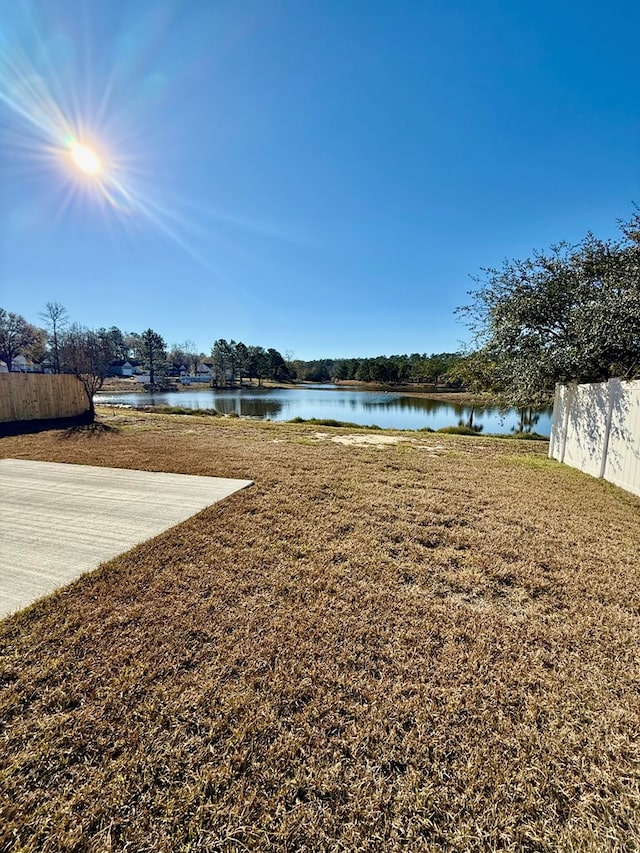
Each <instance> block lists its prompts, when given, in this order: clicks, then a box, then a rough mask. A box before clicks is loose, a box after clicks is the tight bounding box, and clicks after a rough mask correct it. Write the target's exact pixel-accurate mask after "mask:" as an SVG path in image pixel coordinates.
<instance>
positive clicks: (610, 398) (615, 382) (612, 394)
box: [598, 379, 620, 477]
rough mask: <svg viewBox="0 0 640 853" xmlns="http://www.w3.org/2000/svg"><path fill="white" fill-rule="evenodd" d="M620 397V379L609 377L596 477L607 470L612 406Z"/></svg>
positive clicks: (602, 474)
mask: <svg viewBox="0 0 640 853" xmlns="http://www.w3.org/2000/svg"><path fill="white" fill-rule="evenodd" d="M619 398H620V380H619V379H610V380H609V381H608V382H607V420H606V422H605V425H604V441H603V442H602V459H601V460H600V473H599V474H598V477H604V474H605V471H606V470H607V456H608V455H609V436H610V434H611V422H612V420H613V407H614V405H615V402H616V399H619Z"/></svg>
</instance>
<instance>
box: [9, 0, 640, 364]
mask: <svg viewBox="0 0 640 853" xmlns="http://www.w3.org/2000/svg"><path fill="white" fill-rule="evenodd" d="M0 7H1V10H2V15H1V16H0V21H1V22H2V23H1V24H0V63H1V64H2V69H1V70H2V75H1V77H0V96H1V100H0V126H1V127H2V132H1V138H0V144H1V147H0V157H1V160H0V180H1V182H2V183H1V189H0V215H1V217H2V229H1V236H0V288H1V295H0V305H2V306H3V307H6V308H7V309H9V310H12V311H16V312H18V313H21V314H23V315H24V316H25V317H26V318H27V319H28V320H30V321H32V322H37V320H38V313H39V312H40V311H42V309H43V308H44V305H45V303H46V302H48V301H57V302H60V303H62V304H63V305H65V306H66V308H67V310H68V312H69V314H70V315H71V317H72V318H73V319H74V320H77V321H78V322H80V323H82V324H84V325H87V326H94V327H95V326H102V325H106V326H110V325H117V326H119V327H120V328H121V329H123V331H141V330H143V329H145V328H147V327H149V326H151V327H153V328H154V329H156V330H157V331H159V332H160V333H161V334H162V335H163V336H164V337H165V339H166V341H167V343H173V342H179V341H183V340H185V339H187V338H190V339H193V340H194V341H195V342H196V344H197V345H198V347H199V348H200V349H202V350H203V351H204V352H208V351H209V349H210V347H211V345H212V343H213V341H214V340H215V339H217V338H219V337H225V338H233V339H235V340H242V341H244V342H245V343H248V344H250V343H253V344H262V345H263V346H274V347H276V348H277V349H279V350H280V351H281V352H283V353H285V352H288V353H293V355H294V357H296V358H303V359H309V358H316V357H321V356H327V357H338V356H357V355H361V356H367V355H376V354H381V353H385V354H392V353H402V352H428V353H430V352H440V351H452V350H456V349H458V348H459V347H460V345H461V342H463V341H466V340H468V337H469V336H468V333H467V330H466V328H465V327H464V326H463V325H462V324H460V322H458V321H457V320H456V318H455V317H454V314H453V311H454V309H455V307H456V306H458V305H461V304H464V303H465V301H466V299H467V297H466V292H467V291H468V290H469V288H470V287H472V282H471V281H470V279H469V276H470V275H472V274H476V273H477V272H478V271H479V269H480V267H483V266H492V265H499V264H500V263H501V261H502V260H503V259H504V258H515V257H526V256H528V255H529V254H530V253H531V251H532V250H533V249H543V248H545V247H547V246H549V244H550V243H552V242H555V241H557V240H560V239H567V240H570V241H571V240H576V241H577V240H578V239H580V238H581V237H582V236H583V235H584V234H585V233H586V231H587V230H589V229H591V230H593V231H594V232H595V233H597V234H598V235H600V236H603V237H606V236H609V235H614V234H616V220H617V219H619V218H626V217H627V216H629V215H630V214H631V212H632V203H633V202H634V201H635V202H640V90H639V87H638V80H640V51H638V49H637V34H638V32H640V7H639V6H638V4H637V3H635V2H628V3H627V2H615V0H614V2H612V3H610V4H609V5H608V6H606V7H605V6H603V5H602V4H601V3H595V2H593V3H592V2H588V0H586V2H547V0H538V2H536V3H530V2H529V3H524V2H513V0H494V2H491V1H490V0H486V2H485V0H469V2H461V1H460V2H456V0H451V2H444V0H441V1H440V0H424V2H418V0H416V1H415V2H391V0H389V2H377V0H368V1H367V2H360V1H359V0H358V1H357V2H356V0H351V2H350V1H349V0H321V1H320V2H318V0H313V2H312V0H230V2H226V0H225V2H218V0H173V1H172V2H167V0H156V2H146V0H86V2H85V0H43V2H22V0H0ZM72 136H73V137H74V138H75V139H76V141H78V142H80V143H83V144H90V145H91V146H93V148H94V149H95V151H96V152H97V153H98V154H99V156H100V158H101V162H102V164H103V172H102V173H101V174H100V175H99V176H98V177H87V176H86V175H82V174H81V173H80V171H79V170H78V169H74V167H73V165H72V163H71V155H70V149H69V145H70V142H69V140H70V138H71V137H72Z"/></svg>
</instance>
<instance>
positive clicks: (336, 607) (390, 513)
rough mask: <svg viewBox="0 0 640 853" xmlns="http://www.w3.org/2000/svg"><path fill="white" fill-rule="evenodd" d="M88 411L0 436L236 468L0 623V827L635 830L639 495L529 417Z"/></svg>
mask: <svg viewBox="0 0 640 853" xmlns="http://www.w3.org/2000/svg"><path fill="white" fill-rule="evenodd" d="M105 422H106V423H108V424H109V426H110V427H111V429H110V430H108V431H106V430H105V431H103V432H100V433H97V434H92V435H85V434H83V433H77V434H71V435H69V434H65V433H63V432H60V431H58V432H49V433H43V434H39V435H31V436H21V437H14V438H5V439H2V440H1V441H0V454H1V455H3V456H13V457H22V458H29V459H46V460H51V461H67V462H77V463H86V464H92V465H113V466H121V467H131V468H141V469H146V470H163V471H175V472H179V473H189V474H205V475H213V476H222V477H241V478H247V479H253V480H254V481H255V486H254V488H253V489H251V490H249V491H246V492H242V493H238V494H236V495H233V496H232V497H231V498H229V499H228V500H227V501H225V502H224V503H222V504H217V505H215V506H213V507H210V508H209V509H207V510H205V511H204V512H201V513H200V514H199V515H198V516H196V517H194V518H193V519H191V520H190V521H188V522H185V523H184V524H181V525H179V526H178V527H175V528H173V529H172V530H169V531H167V532H166V533H165V534H163V535H162V536H159V537H157V538H156V539H154V540H152V541H151V542H149V543H146V544H144V545H141V546H138V547H137V548H135V549H134V550H132V551H130V552H129V553H128V554H126V555H124V556H122V557H120V558H118V559H115V560H112V561H111V562H109V563H106V564H104V565H103V566H102V567H101V568H99V569H98V570H97V571H96V572H94V573H92V574H91V575H89V576H87V577H84V578H82V579H80V580H79V581H78V582H76V583H75V584H73V585H72V586H71V587H68V588H67V589H65V590H63V591H61V592H60V593H58V594H56V595H54V596H53V597H51V598H49V599H47V600H46V601H44V602H42V603H39V604H36V605H34V606H33V607H32V608H30V609H29V610H27V611H25V612H23V613H22V614H19V615H17V616H15V617H12V618H10V619H8V620H6V621H5V622H3V623H0V655H1V657H0V674H1V681H0V685H1V687H0V703H1V704H0V721H1V726H2V729H1V737H2V751H1V752H0V797H1V799H0V850H21V851H43V850H44V851H56V850H77V851H80V850H96V851H98V850H100V851H101V850H109V849H113V850H120V849H131V850H149V851H151V850H153V851H178V850H212V851H213V850H220V851H235V850H238V851H240V850H247V849H249V850H265V851H279V850H281V851H285V850H286V851H293V850H300V851H302V850H313V851H354V850H358V851H360V850H370V851H380V850H385V851H386V850H391V851H395V850H398V851H400V850H403V851H404V850H415V851H418V850H419V851H422V850H427V851H428V850H433V851H439V850H514V851H516V850H527V851H543V850H544V851H555V850H598V851H600V850H620V851H622V850H629V851H631V850H634V849H637V847H638V844H639V843H640V835H639V830H638V826H639V822H638V817H639V808H640V799H639V789H640V776H639V773H638V767H639V764H638V762H639V759H640V750H639V744H638V737H637V733H638V731H639V728H640V710H639V709H640V701H639V700H640V695H639V688H638V685H639V683H640V667H639V664H638V648H639V647H640V594H639V590H640V584H639V580H640V578H639V575H640V501H638V499H636V498H634V497H633V496H631V495H629V494H626V493H624V492H622V491H620V490H618V489H615V488H613V487H611V486H610V485H609V484H606V483H602V482H599V481H597V480H594V479H591V478H589V477H586V476H584V475H581V474H579V473H577V472H575V471H573V470H572V469H569V468H565V467H563V466H561V465H559V464H556V463H553V462H550V461H548V460H546V458H545V455H544V454H545V449H546V448H545V447H544V446H540V445H538V443H537V442H522V443H520V442H515V441H512V440H498V439H486V440H484V441H482V442H478V441H477V440H474V439H473V438H469V439H467V438H464V437H459V436H438V440H437V444H438V448H437V450H436V448H435V447H434V441H433V436H429V435H428V434H425V435H423V436H422V435H420V434H419V433H415V434H414V438H413V440H411V441H408V442H402V443H400V444H397V445H389V446H388V447H387V448H386V450H385V452H384V453H380V452H378V450H377V448H376V446H354V445H353V444H346V445H345V444H340V443H336V442H335V441H329V440H326V439H322V440H319V439H318V438H317V437H316V433H317V427H312V426H305V425H285V424H263V423H256V422H247V421H243V420H235V421H234V420H229V419H226V418H215V419H206V418H198V417H193V416H190V417H181V416H179V415H177V416H171V417H168V416H164V417H163V416H159V415H153V414H142V413H140V414H139V413H133V412H123V413H122V414H119V415H115V416H113V417H109V418H105ZM340 434H341V433H340V432H339V431H336V436H337V435H340ZM343 434H344V435H345V436H348V435H349V434H353V430H344V432H343ZM382 435H383V436H384V433H382ZM332 436H333V431H332ZM367 437H369V436H367ZM96 535H100V523H99V519H97V520H96Z"/></svg>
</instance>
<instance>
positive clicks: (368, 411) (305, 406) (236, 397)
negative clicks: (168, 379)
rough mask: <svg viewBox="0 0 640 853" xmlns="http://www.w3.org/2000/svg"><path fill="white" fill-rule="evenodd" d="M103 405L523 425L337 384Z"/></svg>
mask: <svg viewBox="0 0 640 853" xmlns="http://www.w3.org/2000/svg"><path fill="white" fill-rule="evenodd" d="M96 401H97V402H98V403H102V404H109V403H114V404H119V405H130V406H184V407H186V408H191V409H216V410H217V411H219V412H222V413H223V414H225V415H228V414H231V413H232V412H235V413H236V414H237V415H241V416H243V417H253V418H261V419H265V420H271V421H289V420H291V419H292V418H297V417H300V418H305V419H306V418H334V419H335V420H338V421H351V422H353V423H357V424H377V425H378V426H380V427H383V428H387V429H421V428H422V427H431V429H439V428H440V427H444V426H454V425H457V424H458V423H459V422H461V421H462V422H463V423H465V424H468V423H469V419H470V418H472V422H473V425H474V426H481V427H482V432H485V433H502V434H505V433H509V432H513V431H515V430H516V429H518V428H519V425H520V420H519V415H518V413H517V412H516V411H515V410H513V409H512V410H510V411H507V412H506V413H501V412H500V410H499V409H497V408H492V407H488V408H484V409H480V408H477V407H475V408H473V409H472V407H471V406H461V405H454V404H451V403H440V402H438V401H437V400H425V399H424V398H422V397H409V396H407V395H404V394H402V393H396V392H383V391H382V392H381V391H355V390H353V389H341V388H337V387H336V386H332V385H322V386H317V385H316V386H309V385H304V386H298V387H296V388H260V389H259V388H251V389H250V388H243V389H242V391H240V390H238V389H232V390H226V391H214V390H212V389H210V388H207V389H203V390H198V391H192V390H190V389H186V390H184V391H169V392H166V393H157V394H147V393H142V392H140V393H137V392H136V393H128V394H108V395H107V394H101V395H100V396H99V397H97V398H96ZM534 418H537V420H535V422H534V423H532V424H529V425H528V427H527V426H525V428H529V429H533V430H534V431H535V432H538V433H540V434H541V435H549V433H550V430H551V412H550V410H543V411H542V412H537V413H535V414H534Z"/></svg>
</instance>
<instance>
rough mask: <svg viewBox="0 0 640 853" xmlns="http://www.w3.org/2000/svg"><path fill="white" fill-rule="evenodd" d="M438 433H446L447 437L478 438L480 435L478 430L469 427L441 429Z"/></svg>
mask: <svg viewBox="0 0 640 853" xmlns="http://www.w3.org/2000/svg"><path fill="white" fill-rule="evenodd" d="M436 431H437V432H442V433H445V434H446V435H473V436H475V437H476V438H477V437H478V436H479V435H480V433H479V432H478V430H476V429H472V428H471V427H467V426H446V427H441V428H440V429H439V430H436Z"/></svg>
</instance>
